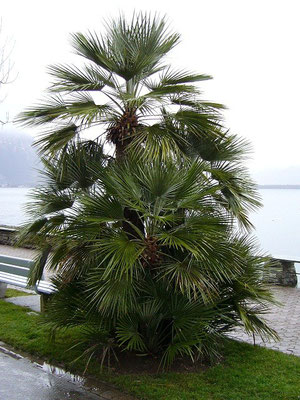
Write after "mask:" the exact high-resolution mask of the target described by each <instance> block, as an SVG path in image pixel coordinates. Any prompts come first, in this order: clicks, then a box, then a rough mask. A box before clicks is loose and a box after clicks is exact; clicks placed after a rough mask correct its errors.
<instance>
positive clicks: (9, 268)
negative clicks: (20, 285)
mask: <svg viewBox="0 0 300 400" xmlns="http://www.w3.org/2000/svg"><path fill="white" fill-rule="evenodd" d="M29 271H30V269H29V268H26V267H20V266H16V265H11V264H5V263H3V262H0V272H6V273H10V274H13V275H20V276H26V277H28V275H29Z"/></svg>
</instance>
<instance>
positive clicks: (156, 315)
mask: <svg viewBox="0 0 300 400" xmlns="http://www.w3.org/2000/svg"><path fill="white" fill-rule="evenodd" d="M72 39H73V47H74V48H75V51H76V52H77V54H78V55H80V56H81V57H83V59H84V61H85V63H84V64H83V65H81V66H80V67H78V66H61V65H58V66H53V67H51V68H50V73H51V75H52V76H53V77H54V82H53V85H52V86H51V87H50V89H49V91H50V96H48V99H47V101H46V102H44V103H42V104H41V105H39V106H37V107H33V108H30V109H28V110H26V111H25V112H23V113H22V114H21V115H20V117H19V121H21V122H23V123H25V124H28V125H36V126H44V125H45V126H48V128H47V130H46V131H45V132H44V133H43V134H42V135H41V137H40V138H39V139H38V140H37V142H36V145H37V146H38V148H39V151H40V153H41V158H42V161H43V164H44V172H43V176H44V181H43V184H42V185H41V186H40V187H39V188H37V189H36V190H35V191H34V193H33V200H34V201H33V202H32V203H31V204H30V205H29V213H30V215H31V221H30V222H29V223H28V224H27V225H26V226H25V227H24V228H23V230H22V231H21V234H20V240H21V241H26V240H31V241H32V240H33V241H34V242H35V243H36V245H37V246H38V248H39V249H40V255H39V257H38V258H37V260H36V264H35V268H34V270H33V271H32V275H31V281H36V280H38V279H40V277H41V274H42V271H43V268H44V265H45V262H46V259H47V258H48V266H49V268H50V269H52V270H53V271H54V272H55V273H56V277H55V278H54V284H55V285H56V287H57V289H58V292H57V294H56V295H55V296H54V298H53V300H52V302H51V303H50V305H49V311H48V318H49V320H50V321H51V324H52V325H53V326H54V327H55V328H60V327H65V326H72V325H80V326H84V327H85V332H86V331H87V330H88V331H89V332H90V333H91V335H92V337H93V340H95V337H97V338H98V342H99V343H100V345H101V346H102V348H103V343H104V342H105V340H106V343H115V344H116V345H117V346H119V347H121V348H123V349H127V350H134V351H137V352H142V353H145V352H147V353H151V354H154V353H159V354H161V357H162V364H163V365H164V366H167V365H169V364H170V363H171V362H172V361H173V360H174V357H175V356H177V355H183V354H187V355H189V356H191V357H192V358H193V357H194V355H195V354H198V353H199V352H200V353H209V354H210V353H212V349H213V347H214V345H215V344H216V342H217V341H218V339H219V338H220V337H222V335H223V334H224V333H225V332H228V330H230V329H232V328H233V327H235V326H237V325H244V327H245V328H246V329H247V330H248V331H251V332H256V333H259V334H261V335H273V336H276V334H275V333H274V332H273V331H272V329H270V328H269V327H268V326H267V325H266V324H265V323H264V321H263V320H262V319H260V317H259V314H260V313H263V312H265V310H266V307H267V301H270V300H271V296H270V294H269V292H268V291H267V290H266V289H265V288H264V286H263V283H262V281H261V276H262V271H263V268H264V264H265V262H266V259H265V258H264V257H262V256H260V255H259V254H258V253H257V250H256V249H255V246H254V244H253V242H252V240H251V239H250V238H249V237H248V236H247V235H246V233H245V232H244V235H241V234H238V233H237V232H236V224H235V222H236V221H238V222H239V223H240V226H241V228H242V229H250V228H251V223H250V221H249V219H248V212H249V210H251V209H253V208H255V207H257V206H258V205H259V201H258V196H257V193H256V190H255V185H254V184H253V183H252V181H251V179H250V178H249V177H248V176H247V173H246V172H245V169H244V168H243V165H242V164H241V160H242V159H243V157H244V155H245V154H246V152H247V146H246V143H245V142H244V141H243V140H241V139H239V138H238V137H236V136H235V135H232V134H230V133H229V132H228V131H227V130H226V129H225V128H224V127H223V126H222V117H221V114H220V111H221V110H222V108H223V107H222V106H221V105H219V104H215V103H210V102H207V101H203V100H202V99H201V98H200V92H199V89H198V87H197V83H198V82H200V81H202V80H206V79H209V78H210V77H209V76H207V75H198V74H193V73H191V72H186V71H176V70H173V69H171V67H170V66H168V65H166V64H164V58H165V56H166V55H167V54H168V52H169V51H170V50H171V49H172V48H173V47H174V46H175V45H176V44H177V43H178V40H179V35H178V34H174V33H170V32H169V31H168V29H167V27H166V22H165V20H164V19H159V18H158V17H153V18H152V17H150V16H149V15H146V14H138V15H134V17H133V18H132V20H131V21H130V22H127V21H126V20H125V19H124V18H123V17H120V18H119V19H117V20H116V21H111V22H110V23H109V24H108V25H107V31H106V34H105V35H103V36H98V35H97V34H95V33H88V35H83V34H79V33H77V34H74V35H73V36H72ZM95 92H99V93H100V94H101V100H102V101H101V104H98V103H99V102H98V101H97V102H96V101H95V100H94V99H95V95H94V94H93V93H95ZM91 127H93V128H94V127H97V129H98V131H97V132H98V136H97V139H95V140H94V141H92V140H84V139H83V133H84V131H85V130H86V129H89V128H91ZM107 144H109V147H108V146H107ZM111 149H113V152H112V151H111ZM254 300H255V302H256V303H255V305H253V301H254ZM87 328H89V329H87ZM95 332H96V333H95ZM103 338H106V339H103ZM95 348H96V347H95V345H93V346H92V347H91V349H92V350H91V351H92V352H94V351H95ZM104 348H107V347H105V346H104ZM105 352H106V350H105Z"/></svg>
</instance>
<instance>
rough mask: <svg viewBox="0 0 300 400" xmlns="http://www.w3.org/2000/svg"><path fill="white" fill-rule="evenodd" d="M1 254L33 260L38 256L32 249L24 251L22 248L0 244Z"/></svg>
mask: <svg viewBox="0 0 300 400" xmlns="http://www.w3.org/2000/svg"><path fill="white" fill-rule="evenodd" d="M0 254H4V255H6V256H12V257H20V258H28V259H33V258H34V256H35V255H36V251H35V250H32V249H24V248H21V247H13V246H5V245H4V244H0Z"/></svg>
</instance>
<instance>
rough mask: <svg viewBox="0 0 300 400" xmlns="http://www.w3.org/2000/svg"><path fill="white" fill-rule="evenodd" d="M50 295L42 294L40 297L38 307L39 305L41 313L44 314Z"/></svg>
mask: <svg viewBox="0 0 300 400" xmlns="http://www.w3.org/2000/svg"><path fill="white" fill-rule="evenodd" d="M51 296H52V295H51V294H45V293H42V294H41V295H40V305H41V312H45V311H46V309H47V303H48V301H49V300H50V299H51Z"/></svg>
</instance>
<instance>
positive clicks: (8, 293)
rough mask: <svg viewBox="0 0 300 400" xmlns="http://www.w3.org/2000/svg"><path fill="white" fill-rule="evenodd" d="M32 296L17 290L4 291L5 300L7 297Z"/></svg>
mask: <svg viewBox="0 0 300 400" xmlns="http://www.w3.org/2000/svg"><path fill="white" fill-rule="evenodd" d="M32 294H33V293H27V292H23V291H22V290H17V289H6V292H5V298H6V299H8V298H9V297H19V296H31V295H32Z"/></svg>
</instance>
